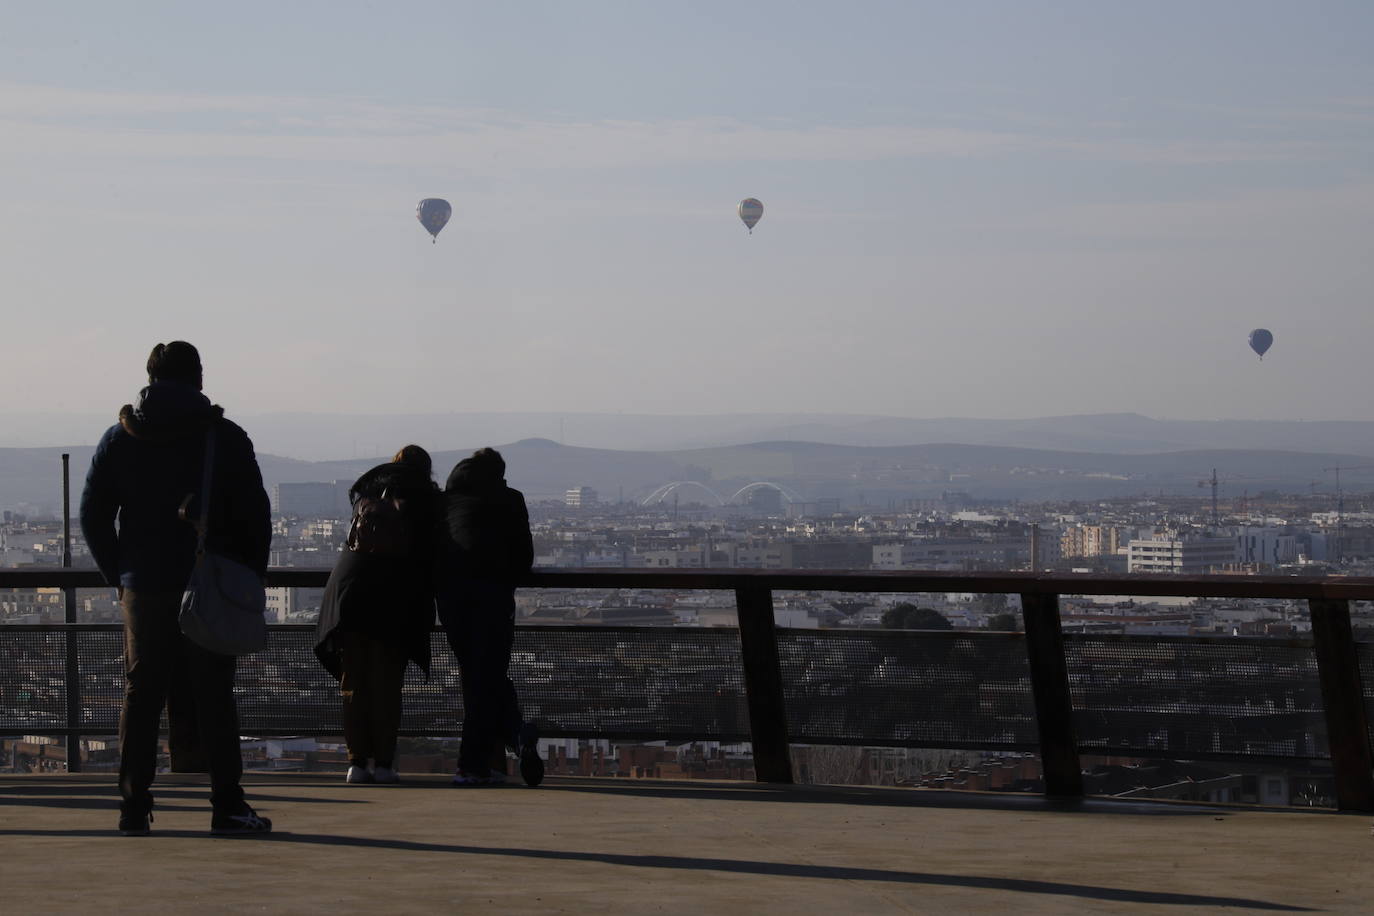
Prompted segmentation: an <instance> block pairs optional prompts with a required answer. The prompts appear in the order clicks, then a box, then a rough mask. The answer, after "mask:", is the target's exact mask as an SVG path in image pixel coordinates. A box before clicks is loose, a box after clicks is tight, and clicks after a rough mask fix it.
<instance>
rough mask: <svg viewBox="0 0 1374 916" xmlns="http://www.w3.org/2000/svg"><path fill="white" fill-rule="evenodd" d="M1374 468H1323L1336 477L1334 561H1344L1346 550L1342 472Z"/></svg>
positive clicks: (1363, 465) (1373, 465)
mask: <svg viewBox="0 0 1374 916" xmlns="http://www.w3.org/2000/svg"><path fill="white" fill-rule="evenodd" d="M1371 468H1374V464H1338V465H1336V466H1335V467H1330V468H1322V471H1323V472H1324V473H1327V474H1331V473H1333V472H1334V473H1335V475H1336V549H1335V550H1334V551H1331V552H1332V553H1333V554H1335V556H1333V557H1332V559H1334V560H1340V559H1342V554H1343V553H1344V550H1345V491H1344V490H1342V489H1341V471H1365V470H1369V469H1371Z"/></svg>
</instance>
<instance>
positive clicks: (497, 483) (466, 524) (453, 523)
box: [437, 458, 534, 585]
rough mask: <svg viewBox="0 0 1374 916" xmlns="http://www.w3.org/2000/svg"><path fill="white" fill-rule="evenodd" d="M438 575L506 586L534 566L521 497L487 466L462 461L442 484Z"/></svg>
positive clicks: (474, 461) (531, 545)
mask: <svg viewBox="0 0 1374 916" xmlns="http://www.w3.org/2000/svg"><path fill="white" fill-rule="evenodd" d="M443 507H444V517H443V520H442V522H441V523H440V536H439V556H438V558H437V560H438V564H439V566H438V573H439V575H441V576H446V577H450V578H454V579H465V578H466V579H486V580H489V581H495V582H503V583H504V582H510V583H511V584H512V585H513V584H514V580H515V579H516V578H518V577H519V576H522V575H524V574H525V573H527V572H529V570H530V567H531V566H532V565H533V564H534V541H533V539H532V538H531V537H530V515H529V511H528V510H527V509H526V508H525V497H524V495H523V494H522V493H521V492H520V491H519V490H515V489H512V488H511V487H508V486H506V481H505V479H504V478H502V477H501V476H500V472H499V470H496V469H495V468H494V467H493V465H492V464H491V463H489V462H483V461H481V460H477V459H473V458H465V459H463V460H462V461H460V462H458V465H457V466H456V467H455V468H454V469H453V472H452V473H451V474H449V475H448V481H447V482H446V483H445V484H444V499H443Z"/></svg>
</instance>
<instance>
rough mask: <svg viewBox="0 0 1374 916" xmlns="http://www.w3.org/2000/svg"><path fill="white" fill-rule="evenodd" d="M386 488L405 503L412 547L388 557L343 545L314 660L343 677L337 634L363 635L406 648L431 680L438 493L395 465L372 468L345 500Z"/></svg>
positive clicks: (318, 629)
mask: <svg viewBox="0 0 1374 916" xmlns="http://www.w3.org/2000/svg"><path fill="white" fill-rule="evenodd" d="M384 491H386V492H388V494H389V495H390V496H392V497H399V498H402V499H404V500H405V503H404V506H405V517H406V522H407V524H408V525H409V526H410V527H411V542H412V543H413V544H414V545H415V549H414V550H413V551H412V553H411V555H410V556H406V557H387V556H380V555H378V554H371V553H358V552H355V551H353V550H350V549H349V548H348V547H346V546H345V547H344V549H343V551H342V552H341V553H340V554H339V559H338V562H337V563H335V565H334V571H333V572H331V573H330V574H329V581H328V583H326V585H325V587H324V597H323V599H322V600H321V602H320V617H319V621H318V623H316V625H315V655H316V657H318V658H319V660H320V664H322V665H323V666H324V667H325V670H327V671H328V672H329V673H330V674H332V675H334V677H335V678H336V679H339V678H341V677H342V675H343V671H342V668H341V667H340V653H339V647H338V645H337V642H338V641H337V640H336V639H334V636H335V634H336V633H340V632H355V633H365V634H367V635H368V636H369V637H371V638H373V639H376V640H378V641H380V642H384V643H386V644H388V645H392V646H397V647H399V648H402V649H404V650H405V653H406V657H407V658H408V659H410V660H411V661H413V662H414V663H415V664H416V665H418V666H419V667H420V670H422V671H424V672H425V675H426V676H428V675H429V640H430V631H431V630H432V629H433V627H434V584H433V573H432V571H433V566H434V541H435V534H436V524H437V519H438V511H439V489H438V487H436V486H435V485H434V483H433V481H431V480H430V479H429V477H428V475H426V474H424V473H423V472H419V471H417V470H416V469H414V468H413V467H410V466H408V465H405V464H401V463H397V462H393V463H388V464H382V465H378V466H377V467H375V468H373V469H372V470H370V471H368V472H367V473H365V474H363V476H361V477H359V478H358V480H357V481H356V482H355V483H354V484H353V486H352V488H351V489H349V491H348V498H349V501H350V502H351V503H352V504H353V505H357V502H358V500H359V499H361V498H362V497H364V496H371V497H380V496H381V495H382V493H383V492H384Z"/></svg>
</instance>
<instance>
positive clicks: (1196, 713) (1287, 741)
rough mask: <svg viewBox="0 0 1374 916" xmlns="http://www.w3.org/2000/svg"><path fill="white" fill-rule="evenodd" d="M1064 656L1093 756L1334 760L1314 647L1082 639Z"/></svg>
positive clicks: (1084, 743)
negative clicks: (1106, 750)
mask: <svg viewBox="0 0 1374 916" xmlns="http://www.w3.org/2000/svg"><path fill="white" fill-rule="evenodd" d="M1064 651H1065V656H1066V659H1067V662H1068V669H1069V684H1070V688H1071V691H1072V694H1073V703H1074V728H1075V730H1076V731H1077V734H1078V741H1079V747H1080V748H1081V749H1083V750H1085V751H1086V750H1089V749H1094V750H1097V749H1104V748H1110V749H1113V750H1121V751H1131V750H1140V751H1145V752H1150V753H1152V754H1156V755H1164V754H1170V755H1173V756H1176V757H1180V758H1188V757H1189V756H1191V755H1209V754H1218V755H1228V756H1229V755H1235V756H1270V757H1298V758H1326V757H1329V756H1330V752H1329V749H1328V747H1327V736H1326V722H1325V719H1324V717H1323V712H1322V698H1321V684H1320V682H1319V681H1318V676H1317V660H1316V655H1315V654H1314V652H1313V651H1312V647H1311V645H1310V643H1308V642H1306V641H1303V640H1277V639H1239V638H1226V639H1198V638H1193V637H1156V636H1149V637H1140V636H1136V637H1130V636H1079V635H1074V636H1066V637H1065V650H1064Z"/></svg>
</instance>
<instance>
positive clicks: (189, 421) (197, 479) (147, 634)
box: [81, 340, 272, 836]
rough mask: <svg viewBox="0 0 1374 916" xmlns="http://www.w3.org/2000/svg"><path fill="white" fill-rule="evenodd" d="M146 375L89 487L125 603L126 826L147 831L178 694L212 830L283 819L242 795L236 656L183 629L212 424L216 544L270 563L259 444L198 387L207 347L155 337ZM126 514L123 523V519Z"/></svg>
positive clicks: (253, 563) (84, 500)
mask: <svg viewBox="0 0 1374 916" xmlns="http://www.w3.org/2000/svg"><path fill="white" fill-rule="evenodd" d="M147 368H148V387H146V388H144V389H143V390H142V391H141V392H139V396H138V402H137V403H136V404H132V405H130V404H126V405H124V407H123V409H121V410H120V412H119V422H118V423H116V424H115V425H114V426H111V427H110V428H109V429H108V430H107V431H106V432H105V435H104V436H102V437H101V439H100V443H99V444H98V445H97V446H96V449H95V454H94V456H93V457H92V458H91V468H90V471H89V473H88V474H87V475H86V487H85V490H84V491H83V492H82V494H81V530H82V532H83V533H84V534H85V537H86V543H87V544H88V545H89V546H90V550H91V554H92V556H93V557H94V558H95V562H96V565H97V566H99V568H100V572H101V575H103V576H104V578H105V581H106V582H108V583H109V584H110V585H114V586H116V587H117V588H118V591H119V602H120V607H121V609H122V611H123V614H124V672H125V686H124V705H123V709H122V711H121V714H120V719H119V791H120V796H121V798H122V801H121V803H120V816H119V829H120V831H121V832H122V833H124V834H125V835H126V836H140V835H145V834H147V833H149V832H150V828H149V824H150V823H151V821H152V808H153V795H152V792H151V791H150V790H151V787H152V784H153V775H154V773H155V771H156V764H157V741H158V720H159V718H160V717H161V714H162V707H163V705H164V704H167V703H168V700H169V693H170V694H171V696H172V697H173V698H174V699H175V700H177V701H179V702H181V703H182V704H183V705H193V706H194V709H195V720H196V728H197V730H198V739H199V740H198V743H199V746H200V750H201V752H203V753H204V754H205V756H206V760H207V763H208V765H209V769H210V785H211V794H210V801H211V804H212V806H213V808H214V813H213V815H212V817H211V820H210V829H211V832H212V833H265V832H267V831H269V830H271V828H272V823H271V821H269V820H268V819H267V818H264V817H259V816H258V815H257V813H256V812H255V811H254V810H253V809H252V807H250V806H249V805H248V803H247V802H246V801H245V800H244V797H243V788H242V787H241V785H240V781H241V779H242V775H243V759H242V757H241V755H240V753H239V732H238V712H237V710H236V708H235V706H234V671H235V659H234V658H233V657H232V656H227V655H218V654H216V653H213V652H210V651H208V650H206V649H203V648H201V647H200V646H198V645H196V644H195V643H192V642H191V641H190V640H187V639H185V638H183V637H182V635H181V630H180V628H179V626H178V623H177V615H178V613H179V611H180V607H181V596H182V592H183V590H184V589H185V588H186V584H187V582H188V580H189V579H190V577H191V570H192V567H193V566H194V564H195V551H196V532H195V529H194V528H193V527H192V526H191V525H190V524H188V523H187V522H185V521H182V520H181V518H180V517H179V515H178V509H179V508H180V507H181V506H182V505H183V501H184V500H187V499H188V497H189V498H190V502H189V504H187V506H186V509H187V514H186V517H187V518H188V519H194V518H196V517H197V516H199V514H200V506H199V494H200V488H201V470H202V468H203V465H204V461H205V438H206V436H205V434H206V431H207V430H208V429H209V428H210V427H211V426H214V428H215V440H216V444H215V457H214V468H213V470H212V475H213V477H212V483H211V498H210V511H209V534H208V536H207V538H206V543H207V545H208V546H209V548H210V549H211V550H215V551H218V552H220V553H222V554H224V555H225V556H228V557H232V558H233V559H235V560H238V561H239V562H241V563H243V564H244V565H246V566H248V567H251V568H252V569H255V570H257V571H258V572H259V573H265V572H266V571H267V555H268V549H269V547H270V544H271V540H272V525H271V514H270V509H269V507H268V501H267V493H266V492H265V491H264V490H263V487H262V474H261V473H260V471H259V470H258V462H257V458H256V456H255V455H254V454H253V443H252V442H251V441H249V439H248V436H247V434H246V433H244V431H243V430H242V429H241V428H240V427H239V426H238V425H236V424H234V423H232V422H230V421H229V420H226V419H225V418H224V409H223V408H221V407H218V406H215V405H213V404H211V403H210V401H209V400H208V399H207V398H206V397H205V395H203V394H201V382H202V373H201V364H200V354H199V353H198V352H197V350H196V348H195V347H193V346H191V345H190V344H189V343H186V342H185V341H180V340H178V341H173V342H172V343H169V344H158V345H157V346H155V347H154V348H153V352H152V354H151V355H150V356H149V357H148V365H147ZM116 520H117V521H118V527H116Z"/></svg>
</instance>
